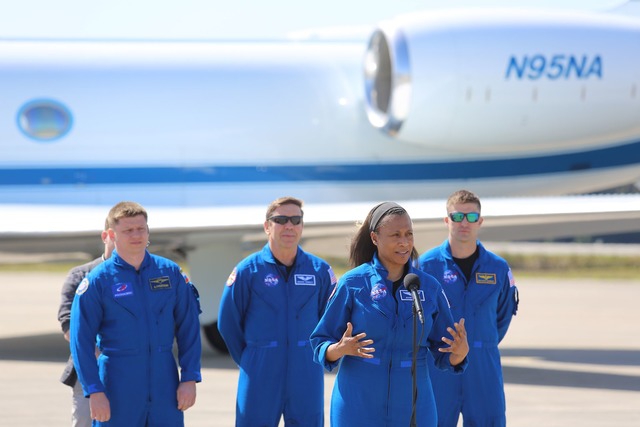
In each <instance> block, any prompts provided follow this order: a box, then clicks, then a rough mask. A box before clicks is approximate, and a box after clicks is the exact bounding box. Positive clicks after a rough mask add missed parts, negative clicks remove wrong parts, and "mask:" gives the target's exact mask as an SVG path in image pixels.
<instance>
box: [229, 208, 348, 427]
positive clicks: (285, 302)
mask: <svg viewBox="0 0 640 427" xmlns="http://www.w3.org/2000/svg"><path fill="white" fill-rule="evenodd" d="M302 217H303V212H302V201H301V200H299V199H296V198H293V197H282V198H279V199H277V200H275V201H273V202H272V203H271V204H270V205H269V207H268V208H267V215H266V220H265V222H264V231H265V233H266V234H267V237H268V242H267V244H266V245H265V246H264V248H263V249H262V250H261V251H259V252H256V253H254V254H252V255H250V256H248V257H247V258H245V259H244V260H242V261H241V262H240V263H239V264H238V265H237V266H236V267H235V268H234V269H233V271H232V272H231V275H230V276H229V279H228V280H227V286H226V287H225V290H224V292H223V294H222V299H221V301H220V312H219V316H218V328H219V330H220V333H221V335H222V337H223V338H224V340H225V343H226V345H227V348H228V349H229V353H230V354H231V357H233V360H234V361H235V362H236V363H237V364H238V366H239V367H240V377H239V380H238V394H237V400H236V426H238V427H256V426H261V427H265V426H272V427H277V426H278V423H279V421H280V418H281V417H282V416H284V422H285V426H294V425H295V426H313V427H319V426H323V425H324V377H323V371H322V367H321V366H320V365H318V364H316V363H314V361H313V352H312V349H311V346H310V343H309V336H310V335H311V332H312V331H313V329H314V328H315V326H316V324H317V323H318V320H319V319H320V317H321V316H322V313H323V311H324V308H325V306H326V303H327V300H328V299H329V295H330V294H331V292H332V290H333V288H334V286H335V283H336V278H335V275H334V274H333V271H332V270H331V267H330V266H329V264H327V263H326V262H325V261H323V260H322V259H320V258H318V257H316V256H314V255H311V254H309V253H307V252H305V251H303V250H302V249H301V248H300V247H299V246H298V243H299V242H300V238H301V235H302V228H303V221H302Z"/></svg>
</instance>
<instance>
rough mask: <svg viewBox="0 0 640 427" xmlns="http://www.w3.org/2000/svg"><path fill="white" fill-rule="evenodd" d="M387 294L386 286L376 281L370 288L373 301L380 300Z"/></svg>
mask: <svg viewBox="0 0 640 427" xmlns="http://www.w3.org/2000/svg"><path fill="white" fill-rule="evenodd" d="M386 296H387V287H386V286H385V285H384V284H382V283H378V284H376V285H375V286H374V287H373V288H372V289H371V299H372V300H373V301H380V300H381V299H382V298H384V297H386Z"/></svg>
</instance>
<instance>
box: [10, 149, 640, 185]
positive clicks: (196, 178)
mask: <svg viewBox="0 0 640 427" xmlns="http://www.w3.org/2000/svg"><path fill="white" fill-rule="evenodd" d="M636 163H640V142H634V143H631V144H626V145H619V146H615V147H608V148H601V149H597V150H591V151H584V152H579V153H568V154H556V155H547V156H538V157H524V158H515V159H514V158H509V159H498V160H474V161H449V162H431V163H429V162H422V163H371V164H357V163H356V164H335V165H330V164H328V165H308V166H268V165H264V166H199V167H154V166H151V167H144V166H130V167H91V168H82V167H73V168H41V167H40V168H11V169H10V168H4V169H1V170H0V186H16V185H40V184H48V185H77V184H83V185H92V184H181V183H256V182H258V183H265V182H312V181H334V182H335V181H347V182H379V181H405V180H423V181H430V180H447V179H477V178H485V179H486V178H505V177H524V176H535V175H540V174H550V173H565V172H571V171H578V170H597V169H603V168H611V167H617V166H629V165H633V164H636Z"/></svg>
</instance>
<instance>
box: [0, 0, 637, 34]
mask: <svg viewBox="0 0 640 427" xmlns="http://www.w3.org/2000/svg"><path fill="white" fill-rule="evenodd" d="M621 3H625V1H624V0H439V1H436V0H384V1H383V0H323V1H318V2H308V1H301V0H272V1H262V0H232V1H225V2H222V1H220V0H171V1H169V0H109V1H95V0H56V1H51V0H4V1H2V4H1V5H0V39H15V38H20V39H22V38H28V39H33V38H36V39H37V38H53V39H124V40H127V39H155V40H158V39H160V40H255V39H282V38H285V37H290V36H291V35H292V34H300V33H301V32H302V33H303V32H304V31H305V30H309V29H318V28H346V27H353V26H356V27H363V28H366V29H369V28H373V26H374V25H375V24H376V23H377V22H380V21H382V20H384V19H387V18H392V17H393V16H395V15H398V14H401V13H406V12H410V11H414V10H420V9H432V8H445V7H446V8H457V7H470V6H474V7H542V8H553V9H559V8H564V9H575V8H577V9H581V10H606V9H608V8H612V7H615V6H616V5H619V4H621Z"/></svg>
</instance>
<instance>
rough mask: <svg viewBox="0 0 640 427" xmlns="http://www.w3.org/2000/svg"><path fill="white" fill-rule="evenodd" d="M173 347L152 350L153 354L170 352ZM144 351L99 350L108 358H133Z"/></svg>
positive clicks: (159, 347)
mask: <svg viewBox="0 0 640 427" xmlns="http://www.w3.org/2000/svg"><path fill="white" fill-rule="evenodd" d="M172 350H173V345H159V346H156V347H154V348H153V351H154V353H164V352H171V351H172ZM144 351H145V350H144V349H140V348H110V347H104V348H102V349H101V350H100V352H101V353H102V354H104V355H105V356H108V357H113V356H135V355H137V354H142V353H143V352H144Z"/></svg>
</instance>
